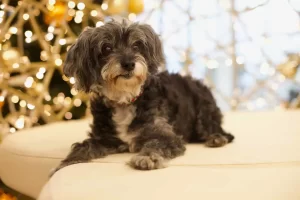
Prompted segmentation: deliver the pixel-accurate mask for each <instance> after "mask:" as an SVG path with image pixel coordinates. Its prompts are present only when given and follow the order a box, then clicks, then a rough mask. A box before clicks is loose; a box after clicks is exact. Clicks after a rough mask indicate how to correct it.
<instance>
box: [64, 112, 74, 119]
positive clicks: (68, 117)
mask: <svg viewBox="0 0 300 200" xmlns="http://www.w3.org/2000/svg"><path fill="white" fill-rule="evenodd" d="M72 117H73V115H72V113H70V112H66V114H65V118H66V119H72Z"/></svg>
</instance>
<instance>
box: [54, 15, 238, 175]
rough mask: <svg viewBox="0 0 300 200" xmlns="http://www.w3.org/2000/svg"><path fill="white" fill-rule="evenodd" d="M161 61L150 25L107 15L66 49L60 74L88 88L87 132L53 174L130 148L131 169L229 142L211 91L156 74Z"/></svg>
mask: <svg viewBox="0 0 300 200" xmlns="http://www.w3.org/2000/svg"><path fill="white" fill-rule="evenodd" d="M162 64H164V55H163V49H162V45H161V42H160V40H159V37H158V36H157V35H156V34H155V32H154V31H153V29H152V28H151V27H150V26H149V25H141V24H138V23H134V24H131V25H128V24H127V23H126V22H122V23H119V22H115V21H112V22H108V23H106V24H105V25H103V26H101V27H98V28H88V29H86V30H85V31H84V32H83V33H82V34H81V35H80V36H79V38H78V41H77V42H76V43H75V44H74V45H73V46H72V47H71V48H70V50H69V51H68V54H67V58H66V62H65V66H64V73H65V74H66V75H67V76H72V77H75V80H76V87H77V88H78V89H79V90H83V91H85V92H88V93H90V94H91V112H92V114H93V117H94V119H93V124H92V126H91V129H92V130H91V132H90V134H89V138H88V139H86V140H85V141H83V142H80V143H76V144H74V145H73V147H72V151H71V152H70V153H69V155H68V156H67V158H66V159H64V160H63V161H62V162H61V164H60V166H58V167H57V168H56V170H54V172H55V171H57V170H59V169H60V168H62V167H65V166H68V165H70V164H74V163H80V162H88V161H90V160H92V159H96V158H101V157H104V156H106V155H108V154H113V153H122V152H132V153H137V155H135V156H133V157H132V159H131V160H130V161H129V164H130V166H132V167H134V168H136V169H141V170H150V169H158V168H162V167H164V166H165V161H167V160H169V159H172V158H175V157H177V156H180V155H183V153H184V151H185V143H187V142H198V143H201V142H203V143H205V144H206V146H208V147H221V146H223V145H225V144H227V143H229V142H231V141H232V140H233V139H234V137H233V136H232V135H231V134H229V133H227V132H225V131H224V130H223V129H222V127H221V123H222V114H221V112H220V109H219V108H218V107H217V105H216V102H215V100H214V98H213V96H212V94H211V92H210V90H209V89H208V88H207V87H206V86H204V85H203V84H202V83H201V82H199V81H196V80H193V79H192V78H190V77H181V76H180V75H176V74H168V73H167V72H163V73H159V74H158V73H157V70H158V67H159V66H161V65H162Z"/></svg>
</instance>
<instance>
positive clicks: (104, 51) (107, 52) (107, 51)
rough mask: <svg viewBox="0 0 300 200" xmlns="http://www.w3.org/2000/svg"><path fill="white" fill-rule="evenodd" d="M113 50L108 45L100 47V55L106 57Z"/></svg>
mask: <svg viewBox="0 0 300 200" xmlns="http://www.w3.org/2000/svg"><path fill="white" fill-rule="evenodd" d="M112 50H113V48H112V46H110V45H104V46H103V47H102V53H103V54H105V55H108V54H109V53H110V52H112Z"/></svg>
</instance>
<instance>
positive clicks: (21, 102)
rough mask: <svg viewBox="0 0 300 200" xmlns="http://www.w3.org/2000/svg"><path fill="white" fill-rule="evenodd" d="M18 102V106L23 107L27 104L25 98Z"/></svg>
mask: <svg viewBox="0 0 300 200" xmlns="http://www.w3.org/2000/svg"><path fill="white" fill-rule="evenodd" d="M19 104H20V106H21V107H23V108H25V107H26V105H27V103H26V101H25V100H21V101H20V103H19Z"/></svg>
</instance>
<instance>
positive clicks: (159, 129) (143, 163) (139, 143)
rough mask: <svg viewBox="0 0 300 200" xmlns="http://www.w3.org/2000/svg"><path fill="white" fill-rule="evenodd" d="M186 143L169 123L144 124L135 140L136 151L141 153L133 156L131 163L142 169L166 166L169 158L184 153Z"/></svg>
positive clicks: (134, 166)
mask: <svg viewBox="0 0 300 200" xmlns="http://www.w3.org/2000/svg"><path fill="white" fill-rule="evenodd" d="M184 145H185V143H184V141H183V139H182V138H181V137H180V136H177V135H175V133H174V132H173V131H172V128H171V126H170V125H169V124H165V125H158V124H151V125H149V124H148V125H144V128H143V129H142V130H140V134H139V136H138V137H136V138H135V140H134V146H135V147H134V148H135V151H136V152H139V153H138V154H137V155H136V156H133V157H132V159H131V160H130V162H129V165H130V166H132V167H133V168H135V169H140V170H151V169H159V168H164V167H165V164H166V161H167V160H169V159H172V158H175V157H177V156H180V155H183V153H184V151H185V146H184Z"/></svg>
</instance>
